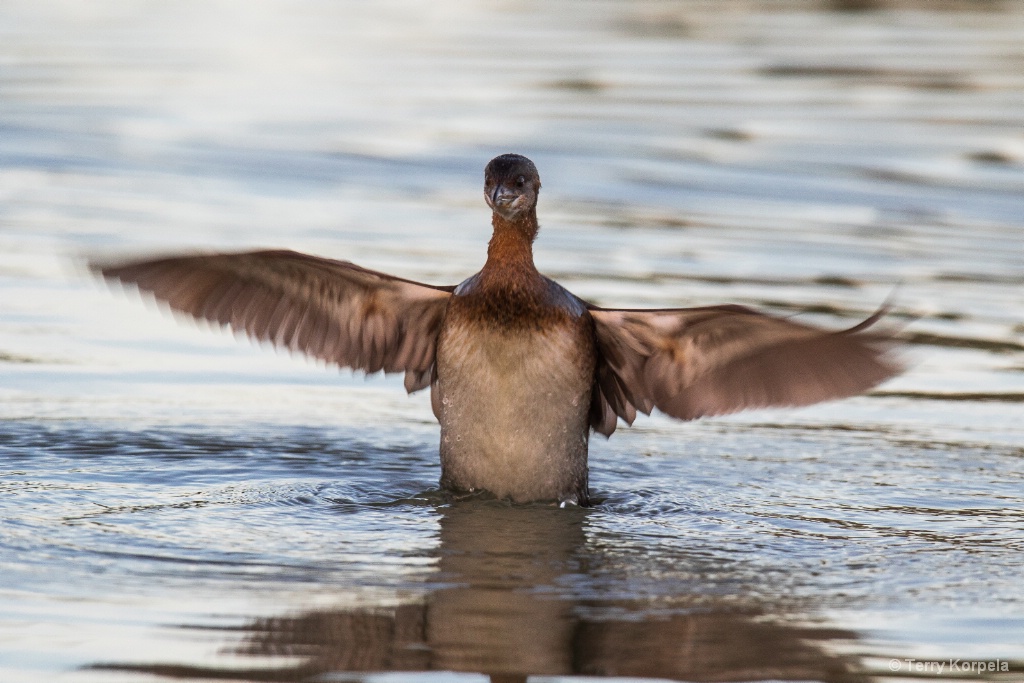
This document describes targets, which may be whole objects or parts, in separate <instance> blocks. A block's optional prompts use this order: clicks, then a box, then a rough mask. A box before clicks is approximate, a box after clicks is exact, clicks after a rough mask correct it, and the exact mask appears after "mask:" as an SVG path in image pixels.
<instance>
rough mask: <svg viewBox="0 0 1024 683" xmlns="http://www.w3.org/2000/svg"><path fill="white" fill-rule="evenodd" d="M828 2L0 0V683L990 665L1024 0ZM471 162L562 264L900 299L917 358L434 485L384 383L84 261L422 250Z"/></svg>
mask: <svg viewBox="0 0 1024 683" xmlns="http://www.w3.org/2000/svg"><path fill="white" fill-rule="evenodd" d="M847 4H850V5H855V4H857V3H847ZM861 4H871V3H861ZM769 8H772V9H774V10H776V11H775V12H769V11H768V9H769ZM833 9H834V8H830V7H829V6H826V5H825V4H818V3H812V2H785V3H754V2H751V3H743V4H742V5H739V4H736V5H730V6H728V7H726V6H723V5H719V4H717V3H706V4H705V3H700V2H693V3H661V2H624V1H621V2H617V1H609V2H588V3H585V4H580V3H569V2H558V1H556V2H547V3H543V4H540V3H538V4H522V3H520V4H500V3H477V4H473V5H467V3H454V2H451V3H449V2H432V3H423V4H421V3H413V2H403V1H399V0H396V1H395V2H389V3H373V4H368V3H367V4H364V3H327V2H312V1H310V2H300V3H280V2H273V1H270V0H260V1H258V2H249V3H233V2H227V1H225V2H220V3H197V2H182V3H175V4H173V5H162V4H157V3H141V2H140V3H135V4H125V3H116V2H102V1H100V2H93V3H88V4H81V3H73V2H60V1H53V2H44V3H40V2H26V1H23V0H15V1H13V2H8V3H6V4H5V5H4V7H3V9H2V10H0V419H2V422H0V491H2V495H0V515H2V519H3V523H2V527H0V679H2V680H3V681H40V680H60V681H72V682H79V681H84V682H87V681H149V680H167V679H169V678H179V679H191V680H221V679H225V678H233V679H239V680H263V681H274V680H279V681H290V680H316V681H338V680H371V681H378V680H392V679H391V678H388V677H387V676H384V675H383V674H382V673H381V672H386V671H394V672H404V673H401V674H395V675H396V676H398V678H397V679H396V680H420V679H422V680H436V679H435V678H431V677H430V674H428V673H425V672H443V671H447V672H463V674H464V675H465V676H467V677H468V678H467V679H466V680H469V679H473V680H476V679H478V678H480V677H481V675H490V676H491V677H492V679H493V680H506V679H508V680H515V679H516V678H517V677H518V678H521V677H523V676H525V675H538V676H539V675H547V676H566V675H574V674H577V675H603V676H627V677H637V676H639V677H659V678H674V679H686V680H764V679H773V680H792V681H797V680H799V681H803V680H823V681H837V682H838V681H867V680H882V679H885V680H890V679H893V678H896V679H899V678H909V677H914V678H918V677H922V676H923V677H928V678H951V677H956V678H964V677H966V678H973V679H978V678H980V679H993V680H1021V679H1024V618H1022V617H1021V615H1022V614H1024V609H1022V608H1024V589H1022V587H1021V586H1022V584H1021V581H1020V565H1021V558H1022V557H1024V494H1022V491H1024V486H1022V483H1024V481H1022V480H1024V426H1022V423H1021V415H1022V413H1021V408H1022V403H1024V248H1022V247H1024V240H1022V238H1021V234H1022V233H1021V230H1022V228H1024V135H1022V133H1021V131H1022V130H1024V106H1022V105H1024V51H1022V47H1021V46H1022V45H1024V11H1021V10H1020V7H1019V5H1017V4H1015V3H1005V4H1003V5H997V4H996V3H966V2H965V3H960V4H956V3H950V4H949V5H948V6H946V7H945V8H944V9H942V10H937V9H934V8H933V7H930V6H929V5H927V4H925V3H913V2H907V3H905V4H903V3H899V4H898V6H895V7H891V8H889V9H883V10H878V11H853V12H838V11H833ZM507 151H516V152H520V153H523V154H526V155H528V156H530V157H531V158H532V159H534V161H536V162H537V165H538V167H539V169H540V172H541V176H542V178H543V180H544V191H543V192H542V195H541V205H540V215H541V222H542V225H543V229H542V233H541V237H540V240H539V242H538V244H537V260H538V264H539V265H540V266H541V268H542V270H544V271H545V272H546V273H547V274H549V275H552V276H554V277H556V278H558V279H559V280H560V281H562V282H563V283H564V284H565V285H566V286H568V287H569V288H570V289H572V290H573V291H575V292H577V293H578V294H580V295H581V296H584V297H587V298H589V299H591V300H593V301H595V302H596V303H600V304H602V305H607V306H615V305H631V306H639V305H643V306H652V307H653V306H683V305H699V304H709V303H719V302H727V301H728V302H736V303H741V304H747V305H752V306H757V307H760V308H764V309H767V310H771V311H774V312H776V313H779V314H785V315H789V314H793V313H800V314H802V317H803V318H804V319H807V320H811V321H815V322H818V323H821V324H824V325H832V326H842V325H848V324H850V323H851V322H853V321H854V320H856V319H858V318H861V317H864V316H865V315H867V314H868V313H869V312H870V311H871V310H873V309H874V308H875V307H876V306H877V305H879V304H880V303H881V302H882V301H883V300H885V299H886V298H887V297H889V296H890V295H893V296H894V297H895V299H894V300H895V311H894V314H893V320H894V321H895V322H897V323H898V324H901V325H906V328H905V332H904V333H905V335H906V337H907V339H908V341H909V342H910V343H909V344H908V346H907V349H906V350H905V352H904V353H905V355H906V357H907V360H908V361H909V362H910V363H911V368H910V370H909V371H908V373H907V374H906V375H904V376H902V377H900V378H898V379H896V380H894V381H892V382H890V383H888V384H886V385H884V386H883V387H881V388H880V389H878V390H876V391H875V392H873V393H872V394H871V395H869V396H865V397H859V398H855V399H850V400H847V401H842V402H838V403H832V404H826V405H822V406H817V407H813V408H808V409H803V410H779V411H763V412H757V413H749V414H743V415H738V416H733V417H728V418H721V419H714V420H706V421H700V422H696V423H690V424H683V423H678V422H674V421H672V420H669V419H667V418H664V417H660V416H654V417H652V418H641V419H640V420H638V422H637V424H636V426H634V427H633V428H632V429H625V428H623V429H620V430H619V431H618V432H617V433H616V434H615V435H614V437H613V438H612V439H611V440H609V441H605V440H603V439H601V438H600V437H598V438H595V439H594V442H593V446H592V449H591V450H592V454H591V471H592V487H593V489H594V492H595V495H596V497H597V498H598V500H599V504H598V505H597V506H596V507H594V508H591V509H587V510H579V509H565V510H562V509H557V508H552V507H548V506H542V505H538V506H510V505H507V504H504V503H501V502H497V501H493V500H487V499H468V500H453V499H451V498H450V497H448V496H447V495H446V494H444V493H443V492H440V491H438V490H437V488H436V485H437V479H438V476H439V467H438V462H437V438H438V434H437V432H438V430H437V427H436V424H435V423H434V421H433V419H432V416H431V413H430V409H429V405H428V397H427V396H426V395H425V394H422V395H421V394H417V395H415V396H413V397H411V398H410V397H406V396H405V395H404V392H403V391H402V390H401V380H400V378H385V379H382V378H376V379H371V380H369V381H365V380H363V379H362V378H359V377H355V378H353V377H351V376H350V375H349V374H348V373H347V372H342V373H340V374H339V373H338V372H337V371H335V370H333V369H326V370H325V369H324V368H322V367H317V366H316V365H315V364H312V363H307V362H304V361H302V360H300V359H295V358H289V357H288V356H287V355H284V354H280V355H279V354H274V353H272V352H270V351H268V350H266V349H260V348H253V347H251V346H248V345H246V344H244V343H242V344H240V343H238V342H237V341H236V340H235V339H233V338H232V336H231V335H229V334H210V333H208V332H199V331H197V330H196V329H195V328H196V326H194V325H191V324H181V323H180V322H179V321H175V320H174V319H173V318H172V317H171V316H167V315H159V314H157V313H155V312H154V311H153V310H152V309H153V308H155V307H153V306H150V310H147V308H146V307H145V306H142V305H140V304H139V302H138V300H137V299H133V298H131V297H125V296H121V295H117V296H112V295H111V294H110V293H109V292H108V291H107V290H106V288H105V287H104V286H102V285H99V284H97V283H95V282H93V281H92V280H91V279H90V278H89V277H87V276H86V275H85V274H84V272H83V269H82V267H81V262H82V258H84V257H85V256H88V255H89V254H110V253H131V254H136V253H151V252H154V251H176V250H183V249H195V248H230V249H245V248H255V247H263V246H281V247H289V248H294V249H300V250H303V251H309V252H314V253H319V254H323V255H327V256H333V257H338V258H347V259H351V260H354V261H356V262H358V263H360V264H362V265H365V266H368V267H371V268H377V269H381V270H385V271H388V272H393V273H395V274H399V275H402V276H405V277H409V278H414V279H419V280H423V281H427V282H434V283H454V282H458V281H459V280H461V279H462V278H464V277H465V276H467V275H468V274H470V273H472V272H474V271H475V270H476V269H477V268H478V267H479V266H480V264H481V262H482V259H483V251H484V245H485V244H486V240H487V238H488V234H489V224H488V214H487V209H486V207H485V206H484V204H483V201H482V197H481V195H480V189H481V188H480V186H481V180H482V169H483V166H484V164H485V163H486V162H487V160H488V159H490V158H491V157H492V156H494V155H496V154H499V153H503V152H507ZM951 660H952V662H953V663H952V664H951ZM957 660H959V662H957ZM954 666H955V667H956V668H954ZM982 668H984V670H982ZM989 668H994V669H995V671H990V670H989ZM1002 668H1005V669H1006V671H1000V669H1002ZM416 672H420V673H416ZM474 675H475V676H476V677H475V678H474Z"/></svg>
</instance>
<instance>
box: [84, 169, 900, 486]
mask: <svg viewBox="0 0 1024 683" xmlns="http://www.w3.org/2000/svg"><path fill="white" fill-rule="evenodd" d="M540 189H541V182H540V174H539V173H538V171H537V167H536V165H535V164H534V163H533V162H532V161H530V160H529V159H528V158H526V157H524V156H521V155H518V154H503V155H501V156H498V157H495V158H494V159H492V160H491V161H490V162H489V163H488V164H487V166H486V168H485V170H484V199H485V201H486V203H487V205H488V206H489V207H490V209H491V224H492V227H493V234H492V236H491V239H490V242H489V243H488V246H487V258H486V261H485V262H484V265H483V267H482V268H481V269H480V271H479V272H478V273H476V274H475V275H472V276H470V277H469V278H467V279H466V280H464V281H463V282H461V283H460V284H458V285H451V286H435V285H429V284H423V283H420V282H416V281H413V280H407V279H404V278H400V277H396V276H393V275H388V274H385V273H381V272H377V271H373V270H369V269H366V268H363V267H360V266H358V265H355V264H353V263H350V262H347V261H342V260H334V259H330V258H323V257H319V256H312V255H308V254H304V253H299V252H295V251H290V250H260V251H247V252H238V253H194V254H178V255H165V256H159V257H150V258H147V259H142V260H140V259H138V258H136V259H132V260H124V259H123V258H122V259H119V260H114V261H110V260H107V261H102V260H93V261H91V262H90V263H89V266H90V268H91V270H92V271H93V272H94V273H96V274H98V275H99V276H101V277H103V278H105V279H107V280H109V281H116V282H119V283H121V285H122V286H128V287H132V286H134V287H136V288H138V290H140V291H142V292H145V293H149V294H151V295H152V296H154V297H155V298H156V299H157V300H159V301H162V302H164V303H165V304H167V305H168V306H169V307H170V308H171V309H172V310H174V311H177V312H180V313H185V314H187V315H189V316H192V317H194V318H196V319H202V320H205V321H208V322H212V323H214V324H218V325H220V326H227V327H230V328H231V329H233V330H235V331H236V332H244V333H245V334H246V335H248V336H249V337H251V338H252V339H254V340H258V341H262V342H271V343H272V344H273V345H274V346H276V347H279V348H284V349H289V350H291V351H293V352H299V353H301V354H305V355H307V356H310V357H312V358H315V359H319V360H320V361H325V362H326V363H328V364H334V365H337V366H340V367H347V368H351V369H353V370H361V371H364V372H366V373H368V374H372V373H377V372H380V371H383V372H384V373H404V374H405V389H406V391H408V392H409V393H413V392H415V391H419V390H421V389H425V388H427V387H429V388H430V395H431V407H432V409H433V413H434V415H435V417H436V418H437V420H438V422H439V423H440V427H441V434H440V448H439V451H440V461H441V478H440V486H441V487H442V488H443V489H445V490H448V491H452V492H457V493H466V492H479V491H486V492H489V493H490V494H492V495H493V496H496V497H497V498H499V499H507V500H510V501H512V502H513V503H529V502H539V501H550V502H555V503H560V504H563V505H566V504H575V505H579V506H587V505H589V504H590V503H591V496H590V490H589V468H588V463H587V456H588V449H589V440H590V435H591V432H594V433H598V434H601V435H603V436H605V437H610V436H611V435H612V433H613V432H614V431H615V430H616V427H617V425H618V423H619V421H620V420H621V421H622V422H623V423H625V424H627V425H632V424H633V422H634V420H635V419H636V417H637V414H638V413H643V414H647V415H649V414H650V413H651V412H652V411H653V410H654V409H657V410H659V411H661V412H662V413H665V414H667V415H669V416H672V417H674V418H678V419H680V420H694V419H696V418H701V417H706V416H715V415H724V414H728V413H734V412H737V411H741V410H745V409H752V408H765V407H775V406H791V407H793V406H805V405H810V404H813V403H818V402H820V401H825V400H831V399H838V398H843V397H849V396H853V395H856V394H860V393H863V392H865V391H867V390H869V389H871V388H872V387H874V386H876V385H878V384H880V383H881V382H883V381H885V380H887V379H889V378H891V377H893V376H895V375H897V374H899V373H900V372H901V371H902V369H903V368H902V366H901V363H900V362H899V361H898V360H897V359H896V358H894V355H893V353H892V352H893V348H894V346H895V339H894V336H893V335H892V334H891V333H889V332H886V331H884V330H880V329H879V328H880V327H883V326H877V325H875V323H877V322H878V320H879V319H881V318H882V317H883V316H884V314H885V308H884V307H883V308H882V309H879V310H878V311H877V312H876V313H875V314H874V315H872V316H870V317H869V318H867V319H866V320H864V321H863V322H861V323H860V324H858V325H856V326H853V327H850V328H848V329H843V330H828V329H823V328H819V327H815V326H812V325H809V324H806V323H802V322H798V321H796V320H793V319H792V318H783V317H777V316H774V315H770V314H766V313H763V312H759V311H756V310H753V309H751V308H748V307H744V306H741V305H736V304H726V305H714V306H704V307H696V308H662V309H627V308H604V307H601V306H597V305H594V304H592V303H588V302H587V301H584V300H583V299H581V298H580V297H578V296H576V295H574V294H573V293H571V292H570V291H568V290H567V289H565V288H564V287H562V286H561V285H559V284H558V283H557V282H555V281H554V280H551V279H549V278H547V277H545V276H544V275H542V274H541V273H540V272H539V271H538V270H537V267H536V265H535V264H534V259H533V243H534V240H535V239H536V237H537V233H538V230H539V223H538V220H537V201H538V197H539V193H540Z"/></svg>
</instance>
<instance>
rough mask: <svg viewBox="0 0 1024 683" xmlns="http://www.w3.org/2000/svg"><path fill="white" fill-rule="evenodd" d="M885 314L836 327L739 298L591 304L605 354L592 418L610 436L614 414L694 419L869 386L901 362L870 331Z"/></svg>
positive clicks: (885, 340) (888, 342)
mask: <svg viewBox="0 0 1024 683" xmlns="http://www.w3.org/2000/svg"><path fill="white" fill-rule="evenodd" d="M883 313H884V311H879V312H878V313H876V314H875V315H873V316H871V317H870V318H868V319H867V320H865V321H864V322H862V323H860V324H859V325H857V326H855V327H852V328H850V329H848V330H840V331H830V330H823V329H820V328H817V327H813V326H810V325H804V324H802V323H798V322H795V321H793V320H787V319H783V318H776V317H772V316H769V315H765V314H762V313H758V312H756V311H753V310H751V309H748V308H744V307H742V306H733V305H730V306H714V307H708V308H689V309H685V308H683V309H663V310H649V311H641V310H624V309H604V308H598V307H595V306H591V307H590V314H591V315H592V316H593V318H594V323H595V330H596V334H597V343H598V352H599V356H600V357H599V359H598V368H597V373H596V378H595V382H594V404H595V407H594V408H593V409H592V411H591V426H592V427H593V428H594V430H595V431H597V432H599V433H601V434H604V435H606V436H608V435H610V434H611V433H612V432H613V431H614V430H615V421H614V419H612V420H609V419H608V415H607V413H608V412H611V413H613V414H614V415H616V416H618V417H620V418H622V419H623V420H624V421H625V422H626V423H627V424H632V422H633V420H634V419H635V417H636V412H638V411H639V412H642V413H650V412H651V410H652V409H654V408H657V409H659V410H661V411H662V412H664V413H666V414H668V415H671V416H673V417H677V418H680V419H683V420H692V419H696V418H698V417H703V416H707V415H724V414H727V413H733V412H737V411H740V410H745V409H748V408H766V407H769V406H803V405H810V404H812V403H817V402H819V401H826V400H829V399H835V398H842V397H846V396H852V395H854V394H858V393H862V392H864V391H867V390H868V389H870V388H871V387H873V386H875V385H877V384H880V383H881V382H883V381H885V380H887V379H889V378H890V377H892V376H894V375H896V374H898V373H899V372H900V371H901V370H902V366H901V365H900V364H899V362H897V360H896V359H894V358H893V357H892V354H891V351H892V347H893V345H894V339H893V338H892V336H891V335H889V334H886V333H885V332H882V331H876V330H872V329H869V328H871V327H872V325H874V323H876V322H877V321H878V320H879V319H880V318H881V317H882V314H883Z"/></svg>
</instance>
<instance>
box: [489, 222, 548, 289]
mask: <svg viewBox="0 0 1024 683" xmlns="http://www.w3.org/2000/svg"><path fill="white" fill-rule="evenodd" d="M491 225H492V226H494V234H493V235H491V241H490V243H489V244H488V245H487V263H486V264H484V272H485V273H488V274H497V273H501V272H507V273H510V274H512V273H521V272H523V271H524V270H526V271H531V272H534V273H535V272H537V268H536V266H534V264H533V240H534V238H535V237H537V230H538V225H537V211H536V209H531V210H530V211H529V212H528V213H526V214H524V215H522V216H520V217H517V218H516V219H514V220H508V219H506V218H504V217H502V216H501V215H500V214H498V213H497V212H495V213H494V214H493V216H492V218H491Z"/></svg>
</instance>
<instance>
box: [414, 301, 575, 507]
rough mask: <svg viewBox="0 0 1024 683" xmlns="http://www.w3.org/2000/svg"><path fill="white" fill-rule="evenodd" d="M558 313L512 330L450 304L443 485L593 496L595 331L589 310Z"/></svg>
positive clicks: (438, 386)
mask: <svg viewBox="0 0 1024 683" xmlns="http://www.w3.org/2000/svg"><path fill="white" fill-rule="evenodd" d="M555 312H556V313H557V314H552V315H549V316H546V317H545V319H544V324H539V325H522V326H518V327H510V326H498V325H489V324H486V323H482V322H481V320H480V318H479V315H474V310H473V308H472V307H469V306H467V307H463V306H460V305H459V302H457V301H453V305H452V306H450V307H449V311H448V314H447V317H446V320H445V324H444V325H443V327H442V332H441V337H440V339H439V340H438V352H437V380H436V382H435V383H434V385H433V387H432V392H433V394H432V400H433V403H434V410H435V413H436V414H437V418H438V421H439V422H440V423H441V467H442V484H443V485H444V486H447V487H450V488H454V489H458V490H477V489H486V490H488V491H491V492H492V493H494V494H495V495H497V496H499V497H507V498H511V499H513V500H517V501H524V500H540V499H553V500H575V501H576V502H580V503H585V502H586V491H587V464H586V463H587V441H588V435H589V421H588V413H589V406H590V393H591V388H592V385H593V379H594V363H595V350H594V337H593V328H592V323H591V321H590V320H589V318H587V317H586V313H585V311H584V312H582V314H580V315H575V314H574V313H575V311H565V310H564V309H561V308H558V309H556V310H555Z"/></svg>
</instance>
